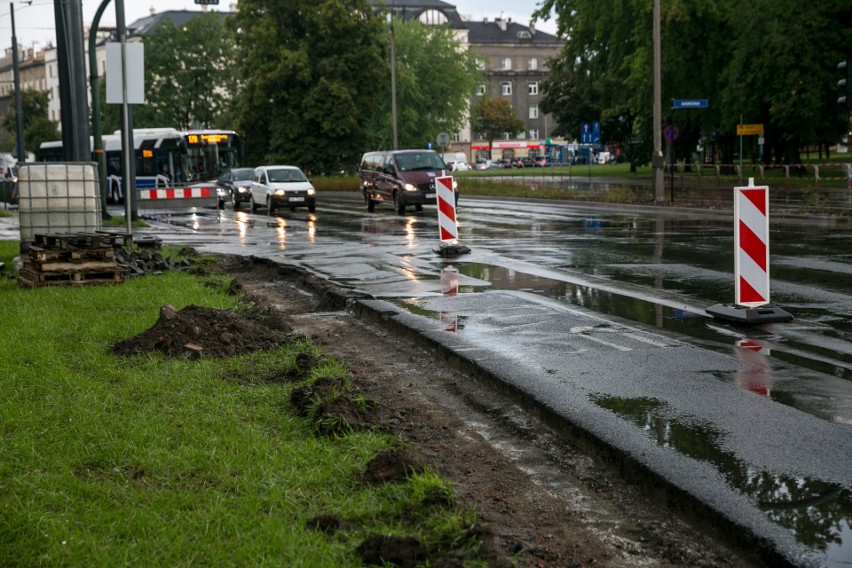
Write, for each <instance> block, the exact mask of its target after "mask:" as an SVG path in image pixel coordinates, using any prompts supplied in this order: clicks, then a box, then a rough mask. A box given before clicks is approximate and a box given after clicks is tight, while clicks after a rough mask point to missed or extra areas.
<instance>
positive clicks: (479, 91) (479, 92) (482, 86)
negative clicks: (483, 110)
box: [476, 85, 485, 97]
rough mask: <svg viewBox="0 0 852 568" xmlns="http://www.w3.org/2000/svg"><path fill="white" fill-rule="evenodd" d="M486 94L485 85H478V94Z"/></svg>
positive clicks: (479, 95)
mask: <svg viewBox="0 0 852 568" xmlns="http://www.w3.org/2000/svg"><path fill="white" fill-rule="evenodd" d="M484 94H485V85H479V86H478V87H476V96H477V97H481V96H483V95H484Z"/></svg>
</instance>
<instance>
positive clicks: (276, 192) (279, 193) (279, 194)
mask: <svg viewBox="0 0 852 568" xmlns="http://www.w3.org/2000/svg"><path fill="white" fill-rule="evenodd" d="M286 193H287V192H286V191H284V190H283V189H276V190H275V195H278V196H281V195H286Z"/></svg>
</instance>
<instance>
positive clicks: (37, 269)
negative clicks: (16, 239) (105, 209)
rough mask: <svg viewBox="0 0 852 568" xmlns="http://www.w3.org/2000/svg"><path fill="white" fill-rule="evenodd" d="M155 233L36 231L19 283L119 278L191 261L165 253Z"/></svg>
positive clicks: (63, 283) (175, 267) (33, 284)
mask: <svg viewBox="0 0 852 568" xmlns="http://www.w3.org/2000/svg"><path fill="white" fill-rule="evenodd" d="M160 246H161V240H160V239H158V238H156V237H140V238H138V239H135V240H134V239H133V237H132V236H131V235H127V234H125V233H111V232H108V231H98V232H95V233H56V234H50V235H43V234H36V235H35V236H34V240H33V242H32V243H29V244H28V245H27V246H26V247H22V249H23V250H22V253H21V261H22V262H23V266H22V267H21V269H20V270H19V271H18V283H19V284H20V285H21V286H26V287H29V288H33V287H40V286H69V285H70V286H73V285H83V284H120V283H122V282H124V278H125V277H131V276H142V275H145V274H154V275H157V274H162V273H163V272H165V271H166V270H179V269H182V268H187V267H189V266H191V265H192V262H191V261H190V260H189V259H185V260H181V261H178V260H175V259H173V258H171V257H164V256H163V254H162V252H161V250H160Z"/></svg>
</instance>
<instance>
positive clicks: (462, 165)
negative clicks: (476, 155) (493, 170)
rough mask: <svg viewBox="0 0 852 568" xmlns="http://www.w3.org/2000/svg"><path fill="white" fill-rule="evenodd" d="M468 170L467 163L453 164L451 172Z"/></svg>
mask: <svg viewBox="0 0 852 568" xmlns="http://www.w3.org/2000/svg"><path fill="white" fill-rule="evenodd" d="M469 169H470V164H468V163H467V162H453V165H452V170H453V171H454V172H466V171H468V170H469Z"/></svg>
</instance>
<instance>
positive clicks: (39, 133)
mask: <svg viewBox="0 0 852 568" xmlns="http://www.w3.org/2000/svg"><path fill="white" fill-rule="evenodd" d="M47 97H48V93H47V91H36V90H33V89H23V90H22V91H21V110H22V111H23V113H24V150H25V151H27V152H35V150H36V149H38V147H39V146H40V145H41V143H42V142H47V141H49V140H59V138H60V134H59V128H58V126H57V124H56V123H55V122H53V121H51V120H50V118H48V114H47V106H48V100H47ZM3 128H4V129H5V130H7V131H8V132H13V133H14V132H17V112H16V111H15V108H14V106H13V107H12V109H11V110H10V111H9V113H8V114H6V116H4V117H3ZM16 138H17V136H16V135H13V136H12V138H11V147H10V148H9V151H12V150H13V149H14V147H15V144H16V142H15V139H16Z"/></svg>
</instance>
